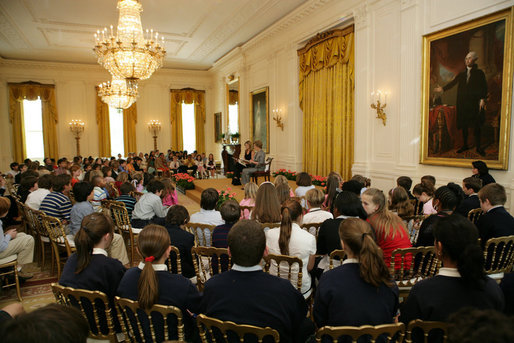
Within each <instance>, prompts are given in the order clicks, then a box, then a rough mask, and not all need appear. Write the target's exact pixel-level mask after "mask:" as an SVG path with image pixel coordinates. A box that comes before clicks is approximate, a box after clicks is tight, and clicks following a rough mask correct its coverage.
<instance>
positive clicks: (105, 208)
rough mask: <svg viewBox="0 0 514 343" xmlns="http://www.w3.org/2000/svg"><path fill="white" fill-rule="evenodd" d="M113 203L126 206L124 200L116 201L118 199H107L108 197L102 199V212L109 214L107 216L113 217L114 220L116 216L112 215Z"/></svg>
mask: <svg viewBox="0 0 514 343" xmlns="http://www.w3.org/2000/svg"><path fill="white" fill-rule="evenodd" d="M112 205H118V206H123V207H125V203H123V202H122V201H116V200H107V199H103V200H102V201H101V206H102V212H103V213H104V214H105V215H106V216H107V217H111V218H112V220H114V216H113V215H112V212H111V206H112Z"/></svg>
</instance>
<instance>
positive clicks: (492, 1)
mask: <svg viewBox="0 0 514 343" xmlns="http://www.w3.org/2000/svg"><path fill="white" fill-rule="evenodd" d="M513 5H514V1H512V0H509V1H505V0H503V1H502V0H475V1H469V0H453V1H445V0H381V1H354V0H348V1H338V0H312V1H309V2H307V3H306V4H305V5H303V6H301V7H300V8H298V9H297V10H295V11H294V12H293V13H291V14H290V15H288V16H287V17H285V18H284V19H282V20H280V21H279V22H277V23H275V24H274V25H273V26H271V27H270V28H268V29H267V30H265V31H264V32H262V33H260V34H259V35H257V36H256V37H254V38H253V39H252V40H250V41H249V42H247V43H246V44H244V45H243V46H242V47H240V48H238V49H235V50H234V51H232V52H231V53H230V54H227V55H226V56H225V57H223V58H222V59H221V60H220V61H218V62H217V63H216V64H215V65H214V67H213V68H212V69H211V72H212V73H213V75H214V78H215V80H216V81H219V82H215V84H214V87H215V90H214V93H215V94H217V96H216V97H215V98H214V104H213V110H214V111H215V112H217V111H223V112H225V110H224V108H225V100H224V97H223V96H222V94H223V90H222V89H221V87H222V86H223V84H222V82H221V81H222V79H223V77H225V76H227V75H230V74H233V73H237V74H239V75H240V76H241V79H240V84H241V115H242V118H241V126H242V127H241V133H242V140H243V141H244V140H245V139H247V138H249V108H248V97H249V95H248V94H249V92H250V91H252V90H255V89H258V88H260V87H264V86H268V87H270V109H272V108H274V107H282V108H284V109H286V119H285V129H284V132H282V131H280V130H279V129H278V128H277V127H276V126H275V123H274V122H271V123H270V133H271V134H270V140H271V142H270V145H271V151H270V155H271V156H273V157H275V160H274V162H273V163H274V166H273V169H278V168H284V167H285V168H290V169H294V170H301V169H302V112H301V110H300V108H299V106H298V58H297V53H296V50H297V49H299V48H301V47H302V46H303V45H304V44H305V42H306V41H307V40H308V39H309V38H311V37H313V36H314V35H316V34H317V33H318V32H322V31H325V30H327V29H329V28H332V27H335V26H337V25H344V24H345V23H347V22H353V23H354V24H355V47H356V49H355V61H356V62H355V80H356V81H355V150H354V160H355V161H354V165H353V173H355V174H357V173H358V174H363V175H366V176H368V177H371V179H372V185H373V186H375V187H378V188H382V189H389V188H391V187H392V186H393V185H394V184H395V179H396V178H397V177H398V176H400V175H409V176H411V177H412V178H413V180H415V182H416V181H418V180H419V178H420V177H421V176H422V175H425V174H432V175H434V176H436V178H437V183H438V185H442V184H446V183H448V182H450V181H455V182H458V183H460V181H461V180H462V179H463V178H464V177H466V176H469V175H471V167H470V168H455V167H441V166H430V165H422V164H419V161H420V146H419V144H420V132H421V59H422V36H423V35H425V34H428V33H431V32H435V31H438V30H441V29H444V28H447V27H450V26H453V25H456V24H459V23H462V22H465V21H468V20H471V19H474V18H478V17H481V16H484V15H486V14H488V13H492V12H496V11H498V10H501V9H504V8H507V7H509V6H513ZM379 88H381V89H388V90H389V91H390V92H391V96H390V97H389V98H388V105H387V111H386V112H387V116H388V119H387V126H383V125H382V122H381V121H380V120H378V119H375V116H376V113H375V114H374V113H373V110H372V109H371V108H370V106H369V104H370V99H369V94H370V93H371V91H372V90H374V89H379ZM223 89H224V88H223ZM511 113H512V111H511ZM224 114H225V113H224ZM512 122H513V123H514V120H512ZM512 126H513V128H511V132H512V133H514V125H512ZM513 146H514V139H511V146H510V151H511V152H512V151H513V149H512V147H513ZM275 161H276V163H275ZM513 170H514V157H511V158H510V162H509V168H508V170H507V171H492V172H491V174H492V175H493V176H494V177H495V179H496V180H497V181H498V182H499V183H501V184H503V185H504V186H505V187H506V188H507V193H508V195H509V202H508V204H507V207H508V208H509V207H510V209H511V211H513V210H514V202H512V201H510V199H512V197H513V196H514V171H513Z"/></svg>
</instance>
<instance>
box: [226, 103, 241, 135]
mask: <svg viewBox="0 0 514 343" xmlns="http://www.w3.org/2000/svg"><path fill="white" fill-rule="evenodd" d="M238 109H239V106H238V104H237V102H236V103H235V104H234V105H228V131H229V132H230V133H236V132H239V122H238V116H239V113H238Z"/></svg>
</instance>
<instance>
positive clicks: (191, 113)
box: [182, 103, 196, 153]
mask: <svg viewBox="0 0 514 343" xmlns="http://www.w3.org/2000/svg"><path fill="white" fill-rule="evenodd" d="M182 137H183V146H184V150H187V152H189V153H190V152H193V151H195V150H196V128H195V104H194V103H192V104H185V103H182Z"/></svg>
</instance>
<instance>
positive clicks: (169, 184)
mask: <svg viewBox="0 0 514 343" xmlns="http://www.w3.org/2000/svg"><path fill="white" fill-rule="evenodd" d="M159 181H161V182H162V184H163V185H164V190H163V192H162V195H161V196H162V197H166V196H168V195H169V194H172V193H173V192H174V191H175V184H174V183H173V181H171V179H170V178H168V177H163V178H161V179H160V180H159Z"/></svg>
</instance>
